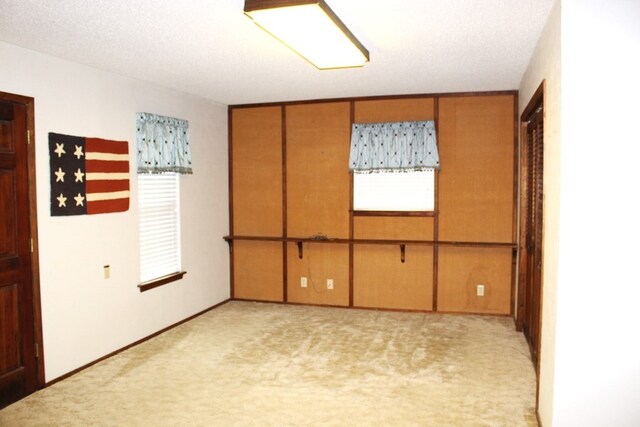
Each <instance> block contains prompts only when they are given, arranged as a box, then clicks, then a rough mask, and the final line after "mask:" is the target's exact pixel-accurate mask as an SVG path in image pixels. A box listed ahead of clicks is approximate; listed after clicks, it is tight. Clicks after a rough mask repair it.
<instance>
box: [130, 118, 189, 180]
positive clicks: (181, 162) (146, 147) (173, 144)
mask: <svg viewBox="0 0 640 427" xmlns="http://www.w3.org/2000/svg"><path fill="white" fill-rule="evenodd" d="M136 117H137V118H136V128H137V142H138V173H164V172H178V173H181V174H191V173H193V170H192V169H191V147H189V133H188V132H187V131H188V129H189V122H188V121H187V120H181V119H175V118H173V117H165V116H159V115H157V114H151V113H137V114H136Z"/></svg>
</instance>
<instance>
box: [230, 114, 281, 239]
mask: <svg viewBox="0 0 640 427" xmlns="http://www.w3.org/2000/svg"><path fill="white" fill-rule="evenodd" d="M231 126H232V129H231V132H232V138H233V143H232V146H233V153H232V158H233V232H234V234H236V235H248V236H282V109H281V107H261V108H239V109H233V110H232V124H231Z"/></svg>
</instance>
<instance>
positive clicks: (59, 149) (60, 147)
mask: <svg viewBox="0 0 640 427" xmlns="http://www.w3.org/2000/svg"><path fill="white" fill-rule="evenodd" d="M53 152H54V153H56V154H57V155H58V157H62V155H63V154H66V153H67V152H66V151H64V144H58V143H57V142H56V149H55V150H53Z"/></svg>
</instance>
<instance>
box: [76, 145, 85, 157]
mask: <svg viewBox="0 0 640 427" xmlns="http://www.w3.org/2000/svg"><path fill="white" fill-rule="evenodd" d="M73 155H74V156H76V157H77V158H78V159H80V157H82V156H84V153H83V152H82V145H76V151H75V153H73Z"/></svg>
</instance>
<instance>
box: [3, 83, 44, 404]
mask: <svg viewBox="0 0 640 427" xmlns="http://www.w3.org/2000/svg"><path fill="white" fill-rule="evenodd" d="M19 98H22V97H16V96H14V95H9V94H4V93H0V408H1V407H3V406H6V405H8V404H10V403H12V402H14V401H16V400H18V399H20V398H22V397H24V396H26V395H27V394H30V393H32V392H33V391H35V390H36V389H37V388H38V387H39V386H41V385H42V381H43V375H42V374H39V367H40V363H39V361H38V354H37V353H38V345H37V344H36V342H39V341H40V339H41V338H40V331H39V329H38V330H37V329H36V321H38V322H39V319H40V312H39V303H38V293H37V291H36V290H35V289H36V286H34V283H37V281H34V280H33V279H34V274H33V270H32V267H33V266H32V255H33V254H32V248H33V244H34V242H33V241H32V238H35V236H34V233H33V229H32V225H35V222H33V223H32V222H31V221H32V219H35V218H33V216H34V215H35V201H34V200H32V199H31V197H30V194H33V188H30V183H31V185H34V183H33V179H32V178H33V176H32V175H33V173H32V172H31V173H30V171H29V163H30V161H29V158H30V157H31V160H33V148H32V147H31V148H29V147H28V144H29V137H28V135H27V131H28V130H29V129H28V127H29V126H30V124H29V121H28V113H32V112H33V103H32V102H26V103H25V102H20V101H19V100H18V101H16V99H19ZM31 101H32V100H31ZM31 117H32V116H31ZM30 190H31V193H30ZM31 203H33V205H32V204H31ZM32 208H33V212H34V214H33V215H32V214H31V212H32Z"/></svg>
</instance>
